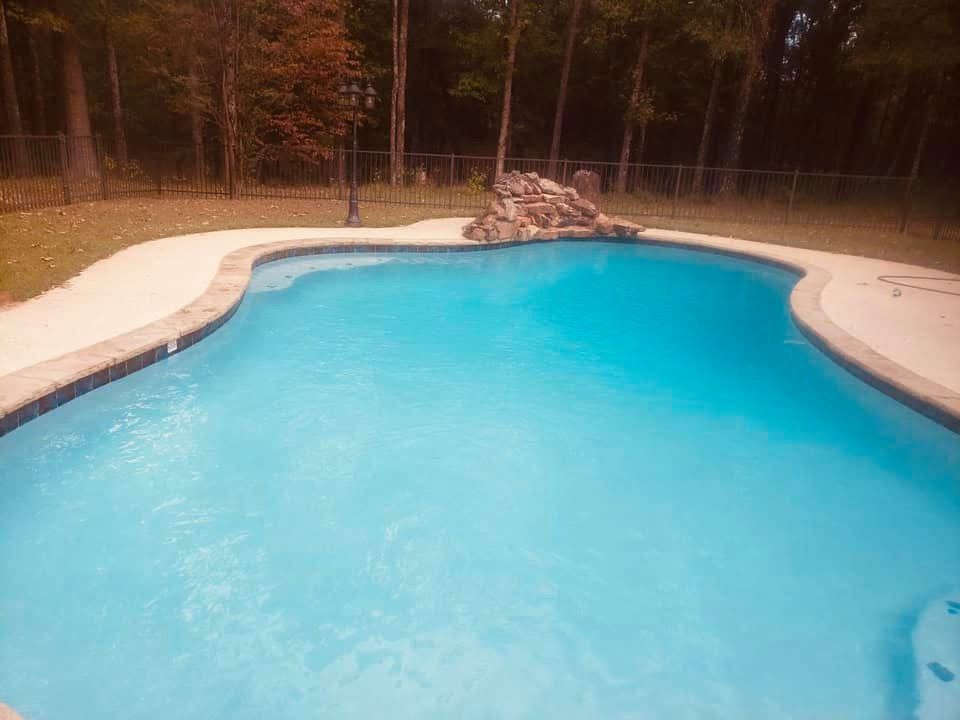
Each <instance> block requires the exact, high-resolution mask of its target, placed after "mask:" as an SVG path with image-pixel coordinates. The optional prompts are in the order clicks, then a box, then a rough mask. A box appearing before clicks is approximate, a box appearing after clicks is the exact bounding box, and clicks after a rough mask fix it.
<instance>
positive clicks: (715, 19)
mask: <svg viewBox="0 0 960 720" xmlns="http://www.w3.org/2000/svg"><path fill="white" fill-rule="evenodd" d="M737 12H738V4H737V2H736V0H716V1H714V2H711V3H708V4H707V6H706V7H704V8H702V10H701V12H698V13H697V15H696V16H694V17H693V18H691V19H690V21H689V22H688V23H687V25H686V28H685V29H686V31H687V33H688V34H689V35H690V36H691V37H693V38H694V39H695V40H697V41H699V42H700V43H702V44H703V46H704V49H705V51H706V55H707V58H708V59H709V61H710V65H711V72H710V77H711V79H710V90H709V92H708V94H707V104H706V107H705V109H704V113H703V125H702V130H701V132H700V143H699V144H698V146H697V159H696V162H695V168H694V171H693V173H694V174H693V191H694V192H695V193H697V192H700V191H701V190H702V189H703V168H704V166H705V165H706V164H707V153H708V152H709V149H710V142H711V139H712V137H713V124H714V118H715V117H716V113H717V105H718V104H719V95H720V81H721V80H722V78H723V68H724V65H725V63H726V61H727V58H729V57H731V56H736V55H739V54H741V53H742V52H743V51H744V45H745V42H744V36H743V33H742V32H741V31H740V27H739V23H738V22H737Z"/></svg>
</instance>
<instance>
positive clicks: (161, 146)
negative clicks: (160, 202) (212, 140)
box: [0, 135, 960, 241]
mask: <svg viewBox="0 0 960 720" xmlns="http://www.w3.org/2000/svg"><path fill="white" fill-rule="evenodd" d="M259 155H260V156H259V157H258V158H257V159H252V160H249V161H247V162H246V163H244V166H243V168H242V172H240V173H237V174H236V177H234V178H232V179H231V182H232V184H233V185H232V187H231V182H228V181H227V180H225V179H224V173H223V171H222V167H223V156H222V150H221V149H219V148H211V147H207V148H205V149H204V151H202V152H198V151H197V149H195V148H194V147H193V146H189V145H178V144H169V143H158V144H156V145H155V146H154V147H152V148H151V149H149V150H145V151H141V152H139V153H136V154H135V155H134V156H133V159H131V160H128V161H127V162H126V163H122V164H121V163H118V162H117V161H116V160H115V158H114V157H113V156H112V155H111V154H110V153H109V151H108V148H107V147H106V144H105V143H104V141H103V140H102V139H101V138H100V137H65V136H63V135H53V136H12V135H5V136H4V135H0V212H15V211H25V210H33V209H38V208H43V207H50V206H58V205H66V204H70V203H75V202H85V201H92V200H105V199H114V198H136V197H184V198H187V197H209V198H230V197H236V198H276V199H302V200H343V199H346V197H347V192H348V188H349V180H348V178H349V174H348V173H349V168H350V166H351V159H350V154H349V152H348V151H345V150H343V149H336V148H334V149H329V150H325V151H323V152H320V153H313V154H311V155H310V156H308V155H307V154H306V153H297V152H294V151H290V150H287V149H281V148H266V149H263V151H262V152H261V153H260V154H259ZM358 158H359V161H358V166H357V174H358V184H359V192H360V199H361V201H363V202H377V203H397V204H405V205H422V206H428V207H438V208H445V209H448V210H463V211H464V212H465V214H473V213H476V212H479V211H480V210H482V209H483V208H485V207H486V206H487V204H488V203H489V202H490V198H491V195H490V191H489V188H490V186H491V184H492V183H493V181H494V175H495V167H496V160H495V158H493V157H487V156H472V155H442V154H431V153H407V154H405V155H404V157H403V167H402V171H401V173H400V176H398V177H397V178H393V177H391V175H392V171H391V165H390V154H389V153H387V152H383V151H375V150H364V151H361V152H359V154H358ZM505 169H506V170H507V171H510V170H520V171H523V172H537V173H539V174H541V175H544V176H547V177H552V178H553V179H556V180H558V181H559V182H562V183H564V184H570V183H571V181H572V178H573V175H574V173H576V172H578V171H586V172H589V173H593V176H592V177H593V181H594V182H595V183H596V188H597V192H598V196H599V197H598V198H597V199H598V202H599V203H600V205H601V207H602V208H603V209H604V211H605V212H607V213H608V214H611V215H624V216H632V217H646V218H669V219H671V220H710V221H729V222H736V223H765V224H781V225H790V224H796V225H827V226H846V227H858V228H866V229H873V230H877V231H888V232H892V231H899V232H905V231H907V230H908V229H909V231H910V232H913V233H923V234H926V233H930V234H932V236H933V237H934V238H940V239H947V240H957V241H960V202H958V193H957V188H955V187H954V188H946V187H943V186H937V185H936V184H933V183H923V182H918V181H914V180H911V179H910V178H907V177H881V176H872V175H843V174H822V173H804V172H798V171H789V170H788V171H782V170H728V169H724V168H711V167H690V166H684V165H646V164H636V163H631V164H629V165H627V166H626V167H621V166H620V165H619V164H617V163H612V162H596V161H579V160H566V159H564V160H560V161H558V162H556V163H551V162H550V161H549V160H546V159H532V158H507V159H506V161H505Z"/></svg>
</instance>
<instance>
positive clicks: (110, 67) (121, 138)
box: [101, 0, 127, 167]
mask: <svg viewBox="0 0 960 720" xmlns="http://www.w3.org/2000/svg"><path fill="white" fill-rule="evenodd" d="M101 9H102V12H103V37H104V45H105V46H106V48H105V49H106V55H107V80H108V83H109V87H110V109H111V112H112V114H113V144H114V151H115V152H116V155H117V162H118V163H120V165H121V166H124V167H125V166H126V165H127V131H126V127H125V125H124V122H123V101H122V100H121V98H120V70H119V68H118V67H117V48H116V46H115V45H114V42H113V13H112V10H111V6H110V2H109V0H105V1H104V3H103V5H102V8H101Z"/></svg>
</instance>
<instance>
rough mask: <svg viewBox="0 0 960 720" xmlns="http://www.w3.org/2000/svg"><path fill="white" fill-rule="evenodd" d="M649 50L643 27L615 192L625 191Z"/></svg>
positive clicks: (628, 104) (625, 120) (647, 29)
mask: <svg viewBox="0 0 960 720" xmlns="http://www.w3.org/2000/svg"><path fill="white" fill-rule="evenodd" d="M649 50H650V28H649V26H644V28H643V32H641V33H640V54H639V55H638V56H637V65H636V67H635V68H634V69H633V89H632V90H631V91H630V100H629V102H628V103H627V111H626V113H624V117H623V141H622V142H621V143H620V162H619V164H618V165H617V192H619V193H623V192H626V191H627V170H628V167H629V163H630V146H631V145H632V144H633V128H634V126H635V125H636V123H637V109H638V107H639V106H640V94H641V93H642V92H643V73H644V70H645V69H646V66H647V54H648V53H649Z"/></svg>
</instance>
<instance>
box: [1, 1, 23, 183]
mask: <svg viewBox="0 0 960 720" xmlns="http://www.w3.org/2000/svg"><path fill="white" fill-rule="evenodd" d="M0 97H2V98H3V107H4V109H5V110H6V121H7V132H8V133H10V134H11V135H23V122H22V120H21V118H20V101H19V100H18V99H17V82H16V78H14V75H13V58H12V56H11V54H10V36H9V35H8V33H7V11H6V8H5V7H4V5H3V0H0ZM12 148H13V163H14V169H15V170H16V171H17V172H18V173H25V172H26V171H27V146H26V142H25V141H24V139H23V138H14V140H13V144H12Z"/></svg>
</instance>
